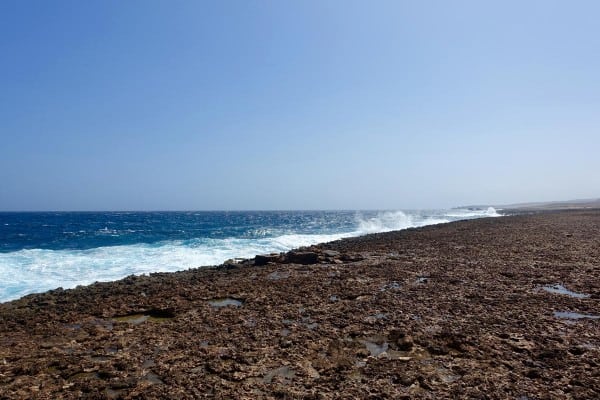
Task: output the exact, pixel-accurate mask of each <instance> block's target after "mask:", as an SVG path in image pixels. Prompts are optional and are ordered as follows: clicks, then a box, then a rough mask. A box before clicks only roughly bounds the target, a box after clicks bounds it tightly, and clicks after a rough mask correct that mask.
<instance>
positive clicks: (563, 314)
mask: <svg viewBox="0 0 600 400" xmlns="http://www.w3.org/2000/svg"><path fill="white" fill-rule="evenodd" d="M554 316H555V317H556V318H561V319H600V315H594V314H579V313H576V312H571V311H554Z"/></svg>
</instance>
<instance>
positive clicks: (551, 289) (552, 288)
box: [542, 283, 590, 299]
mask: <svg viewBox="0 0 600 400" xmlns="http://www.w3.org/2000/svg"><path fill="white" fill-rule="evenodd" d="M542 289H543V290H545V291H546V292H548V293H554V294H565V295H567V296H571V297H575V298H576V299H587V298H588V297H590V295H589V294H585V293H577V292H573V291H571V290H569V289H567V288H566V287H564V286H563V285H560V284H558V283H557V284H555V285H548V286H543V287H542Z"/></svg>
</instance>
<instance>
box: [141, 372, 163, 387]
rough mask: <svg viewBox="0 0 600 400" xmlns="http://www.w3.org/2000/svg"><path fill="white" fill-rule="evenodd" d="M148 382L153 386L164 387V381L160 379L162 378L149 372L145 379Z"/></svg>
mask: <svg viewBox="0 0 600 400" xmlns="http://www.w3.org/2000/svg"><path fill="white" fill-rule="evenodd" d="M143 379H144V380H145V381H146V382H150V383H151V384H153V385H162V384H164V382H163V381H162V379H160V377H159V376H158V375H156V374H155V373H152V372H148V373H147V374H146V375H145V376H144V378H143Z"/></svg>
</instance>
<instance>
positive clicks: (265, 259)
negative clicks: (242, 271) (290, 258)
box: [254, 253, 281, 266]
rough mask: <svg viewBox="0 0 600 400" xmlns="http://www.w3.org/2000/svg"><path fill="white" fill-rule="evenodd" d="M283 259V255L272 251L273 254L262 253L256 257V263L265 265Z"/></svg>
mask: <svg viewBox="0 0 600 400" xmlns="http://www.w3.org/2000/svg"><path fill="white" fill-rule="evenodd" d="M280 261H281V255H279V254H275V253H271V254H261V255H257V256H256V257H254V265H256V266H263V265H267V264H268V263H276V262H280Z"/></svg>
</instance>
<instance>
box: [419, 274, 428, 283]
mask: <svg viewBox="0 0 600 400" xmlns="http://www.w3.org/2000/svg"><path fill="white" fill-rule="evenodd" d="M416 282H417V283H427V282H429V277H427V276H419V277H418V278H417V280H416Z"/></svg>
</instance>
